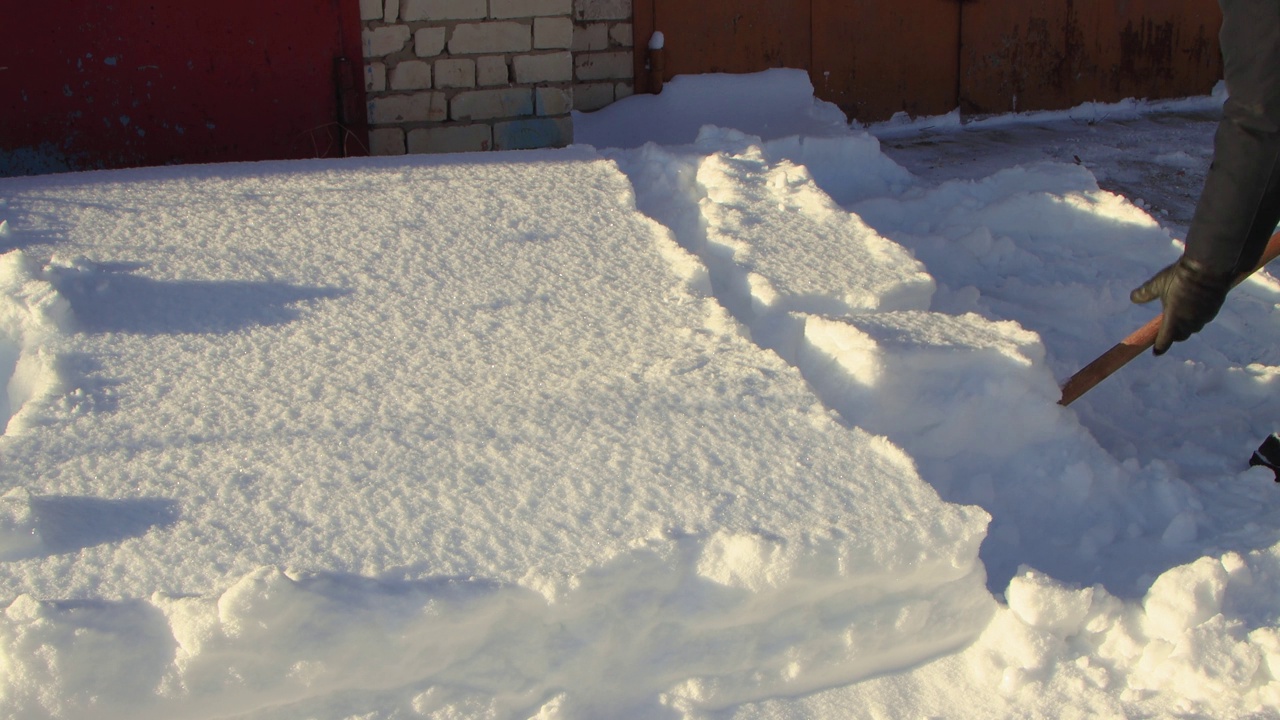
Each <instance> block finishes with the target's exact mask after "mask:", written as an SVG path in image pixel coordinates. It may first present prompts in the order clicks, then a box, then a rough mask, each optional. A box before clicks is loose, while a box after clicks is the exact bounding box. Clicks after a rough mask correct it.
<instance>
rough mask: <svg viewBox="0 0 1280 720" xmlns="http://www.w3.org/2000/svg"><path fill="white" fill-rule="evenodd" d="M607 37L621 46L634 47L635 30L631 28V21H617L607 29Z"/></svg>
mask: <svg viewBox="0 0 1280 720" xmlns="http://www.w3.org/2000/svg"><path fill="white" fill-rule="evenodd" d="M609 39H610V40H612V41H613V44H614V45H619V46H621V47H634V46H635V44H636V39H635V32H634V31H633V30H632V28H631V23H618V24H617V25H614V26H613V27H612V28H611V29H610V30H609Z"/></svg>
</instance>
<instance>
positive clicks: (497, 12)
mask: <svg viewBox="0 0 1280 720" xmlns="http://www.w3.org/2000/svg"><path fill="white" fill-rule="evenodd" d="M572 12H573V0H489V16H490V17H492V18H495V19H498V20H502V19H506V18H527V17H546V16H549V15H564V16H565V17H568V16H569V14H570V13H572Z"/></svg>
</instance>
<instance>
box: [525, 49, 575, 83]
mask: <svg viewBox="0 0 1280 720" xmlns="http://www.w3.org/2000/svg"><path fill="white" fill-rule="evenodd" d="M511 69H512V71H513V72H514V74H515V78H516V84H518V85H532V84H534V83H557V82H569V81H571V80H573V54H572V53H570V52H569V51H567V50H566V51H565V52H558V53H547V54H544V55H520V56H519V57H516V58H513V59H512V60H511Z"/></svg>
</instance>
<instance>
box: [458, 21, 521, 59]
mask: <svg viewBox="0 0 1280 720" xmlns="http://www.w3.org/2000/svg"><path fill="white" fill-rule="evenodd" d="M531 49H533V28H532V27H531V26H529V25H526V24H524V23H515V22H491V23H467V24H462V25H459V26H457V27H456V28H454V30H453V37H452V38H450V39H449V52H450V53H453V54H455V55H474V54H477V53H505V52H529V51H530V50H531Z"/></svg>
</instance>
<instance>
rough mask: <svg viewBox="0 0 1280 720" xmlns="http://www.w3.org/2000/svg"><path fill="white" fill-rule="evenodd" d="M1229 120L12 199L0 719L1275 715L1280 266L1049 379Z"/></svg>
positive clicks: (761, 88)
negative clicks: (1269, 463) (1084, 373)
mask: <svg viewBox="0 0 1280 720" xmlns="http://www.w3.org/2000/svg"><path fill="white" fill-rule="evenodd" d="M766 97H767V98H773V99H774V100H773V102H770V103H767V104H764V103H761V102H760V98H766ZM1220 104H1221V97H1213V98H1197V99H1191V100H1187V101H1181V102H1176V103H1165V104H1161V105H1157V104H1149V103H1126V104H1121V105H1108V106H1087V107H1082V108H1077V109H1075V110H1073V111H1071V112H1067V113H1053V114H1041V115H1032V116H1019V117H1014V118H991V119H987V120H983V121H978V122H970V123H964V124H962V123H960V122H959V120H958V119H957V118H955V117H954V116H952V117H944V118H933V119H926V120H918V121H914V122H900V123H888V124H884V125H880V126H875V127H871V128H858V127H853V128H850V127H849V126H847V125H846V124H845V123H844V121H843V118H842V117H841V116H840V114H839V113H838V111H836V110H835V109H834V108H833V107H831V106H829V105H826V104H824V103H821V102H817V101H815V100H814V99H813V97H812V90H811V88H810V86H809V84H808V81H807V78H806V77H805V75H804V74H803V73H801V72H797V71H771V72H768V73H762V74H758V75H752V76H742V77H727V76H703V77H684V78H677V79H676V80H675V81H673V82H672V83H670V84H668V85H667V88H666V89H665V90H664V91H663V93H662V94H661V95H659V96H643V97H635V98H631V99H629V100H627V101H624V102H622V103H618V104H616V105H614V106H611V107H610V108H607V109H605V110H603V111H600V112H598V113H594V114H591V115H578V116H576V118H575V125H576V132H577V138H578V141H579V143H580V144H579V145H578V146H575V147H572V148H568V149H564V150H553V151H530V152H518V153H490V154H477V155H456V156H413V157H400V158H378V159H354V160H342V161H314V162H287V163H257V164H235V165H209V166H186V167H174V168H150V169H143V170H131V171H116V172H98V173H84V174H69V175H57V176H43V177H30V178H15V179H8V180H0V220H2V221H4V225H3V226H0V233H2V234H0V389H2V390H3V392H0V426H3V427H5V430H4V434H3V436H0V494H2V495H3V497H0V605H2V606H4V607H5V609H4V612H3V615H2V616H0V715H3V716H4V717H6V718H15V719H23V718H50V717H56V718H95V719H97V718H104V719H112V718H131V719H132V718H166V719H168V718H173V719H178V720H185V719H188V718H191V719H194V718H219V717H239V718H254V719H266V718H270V719H272V720H275V719H278V718H279V719H294V718H296V719H298V720H302V719H304V718H305V719H315V720H331V719H332V720H339V719H347V718H360V719H361V720H374V719H385V720H403V719H408V718H438V719H441V720H443V719H444V718H493V719H499V720H507V719H512V720H524V719H526V718H539V719H541V720H552V719H560V720H588V719H605V720H610V719H614V718H617V719H619V720H630V719H645V720H647V719H650V718H652V719H655V720H676V719H686V718H687V719H689V720H693V719H704V718H705V719H711V718H715V719H720V720H725V719H729V718H732V719H734V720H756V719H759V720H782V719H790V718H814V719H818V720H837V719H839V720H843V719H845V718H863V717H866V718H882V717H883V718H898V717H948V718H969V717H984V718H985V717H991V718H1027V717H1042V718H1061V717H1099V716H1112V717H1169V716H1192V717H1214V718H1230V717H1245V716H1260V717H1275V716H1280V512H1277V510H1276V508H1277V507H1280V505H1278V504H1277V500H1280V488H1278V487H1277V486H1276V485H1275V483H1274V482H1273V479H1272V475H1271V473H1270V472H1269V471H1265V470H1261V469H1252V470H1250V469H1247V467H1246V461H1247V459H1248V457H1249V454H1250V453H1251V452H1252V450H1253V449H1254V448H1255V447H1256V446H1257V445H1258V443H1259V442H1260V441H1261V440H1262V438H1263V437H1265V436H1266V435H1267V434H1269V433H1270V432H1272V431H1273V430H1276V429H1277V428H1280V404H1277V403H1276V402H1275V401H1274V400H1275V398H1276V392H1277V384H1278V381H1277V380H1276V379H1277V377H1280V343H1278V342H1277V340H1278V339H1280V315H1277V313H1276V309H1277V303H1280V283H1277V282H1276V280H1275V279H1273V278H1272V277H1271V276H1270V275H1266V274H1260V275H1259V276H1257V277H1256V278H1255V279H1254V280H1251V281H1249V282H1247V283H1245V284H1244V285H1242V286H1241V287H1240V288H1239V289H1238V291H1237V292H1236V293H1235V294H1234V295H1233V297H1232V298H1231V299H1230V300H1229V302H1228V304H1227V306H1226V308H1225V309H1224V310H1223V313H1222V314H1221V316H1220V317H1219V319H1218V320H1217V321H1215V323H1214V324H1213V325H1211V326H1210V327H1209V328H1207V329H1206V331H1205V332H1204V333H1202V334H1201V335H1199V336H1197V337H1196V338H1195V339H1193V340H1192V341H1190V342H1188V343H1184V344H1180V345H1178V346H1176V347H1175V349H1174V350H1173V351H1171V353H1170V354H1169V355H1168V356H1165V357H1163V358H1159V359H1155V358H1151V357H1150V356H1144V357H1142V358H1140V359H1138V360H1136V361H1135V362H1133V363H1132V364H1131V365H1130V366H1129V367H1126V368H1124V369H1123V370H1122V371H1121V372H1120V373H1119V374H1117V375H1116V376H1114V377H1112V378H1110V379H1108V380H1107V381H1105V382H1104V383H1103V384H1102V385H1101V386H1099V387H1098V388H1097V389H1095V390H1094V391H1093V392H1091V393H1090V394H1088V395H1086V396H1085V397H1084V398H1083V399H1081V400H1079V401H1077V402H1076V403H1075V404H1074V405H1072V406H1071V407H1070V408H1063V407H1060V406H1059V405H1058V404H1057V400H1058V384H1059V382H1061V381H1062V380H1063V379H1065V378H1066V377H1067V376H1069V375H1070V374H1071V373H1072V372H1074V371H1075V370H1076V369H1078V368H1079V367H1081V366H1082V365H1084V364H1085V363H1087V362H1088V361H1089V360H1091V359H1093V357H1095V356H1096V355H1098V354H1099V353H1101V352H1102V351H1103V350H1105V349H1106V348H1108V347H1110V345H1111V344H1112V343H1113V342H1115V341H1117V340H1118V339H1119V338H1121V337H1123V336H1124V335H1126V334H1128V332H1129V331H1130V330H1132V329H1133V328H1135V327H1137V326H1138V325H1141V324H1142V323H1143V322H1145V321H1146V320H1147V319H1148V318H1149V317H1150V316H1151V315H1152V313H1153V312H1154V311H1153V310H1152V309H1150V308H1136V307H1133V306H1131V305H1130V303H1129V302H1128V292H1129V290H1130V289H1131V288H1132V287H1133V286H1134V285H1136V284H1137V283H1139V282H1141V281H1142V280H1145V279H1146V278H1147V277H1148V276H1149V275H1150V274H1151V273H1152V272H1154V271H1155V270H1157V269H1159V268H1160V267H1162V266H1163V265H1164V264H1166V263H1167V262H1170V261H1171V260H1172V259H1174V258H1175V257H1177V254H1178V248H1177V242H1176V238H1178V237H1180V236H1181V233H1182V232H1183V231H1184V230H1185V226H1186V223H1187V221H1188V220H1189V218H1190V212H1191V209H1192V208H1193V207H1194V201H1195V195H1196V193H1198V191H1199V182H1200V180H1201V179H1202V178H1203V174H1204V170H1205V167H1206V166H1207V164H1208V159H1209V154H1210V138H1211V135H1212V131H1213V123H1214V116H1215V113H1216V111H1217V108H1218V107H1219V106H1220Z"/></svg>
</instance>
